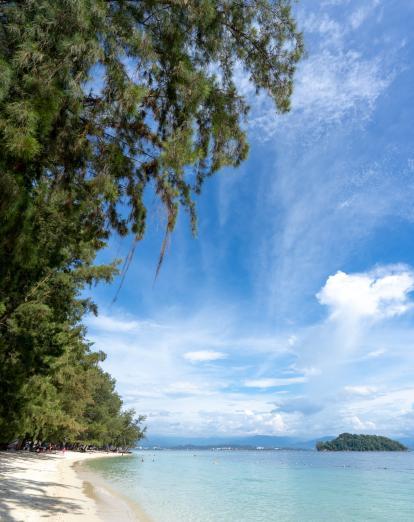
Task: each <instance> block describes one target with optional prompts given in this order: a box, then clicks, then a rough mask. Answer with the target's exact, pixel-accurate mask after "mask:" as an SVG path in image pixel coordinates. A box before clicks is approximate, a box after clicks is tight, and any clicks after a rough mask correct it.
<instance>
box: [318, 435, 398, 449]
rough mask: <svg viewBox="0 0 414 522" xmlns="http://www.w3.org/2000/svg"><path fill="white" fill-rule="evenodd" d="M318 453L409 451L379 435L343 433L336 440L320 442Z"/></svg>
mask: <svg viewBox="0 0 414 522" xmlns="http://www.w3.org/2000/svg"><path fill="white" fill-rule="evenodd" d="M316 449H317V450H318V451H407V450H408V448H406V447H405V446H404V445H403V444H401V443H400V442H398V441H396V440H392V439H388V438H387V437H381V436H379V435H355V434H351V433H341V435H339V436H338V437H337V438H336V439H333V440H330V441H325V442H318V443H317V444H316Z"/></svg>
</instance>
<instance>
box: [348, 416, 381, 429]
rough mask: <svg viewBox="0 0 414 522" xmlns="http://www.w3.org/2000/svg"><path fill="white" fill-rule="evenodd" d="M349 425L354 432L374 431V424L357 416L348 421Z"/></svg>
mask: <svg viewBox="0 0 414 522" xmlns="http://www.w3.org/2000/svg"><path fill="white" fill-rule="evenodd" d="M349 421H350V424H351V426H352V428H353V429H355V430H368V431H371V430H375V427H376V426H375V423H374V422H372V421H368V420H367V421H363V420H361V419H360V418H359V417H358V416H357V415H354V416H353V417H351V418H350V419H349Z"/></svg>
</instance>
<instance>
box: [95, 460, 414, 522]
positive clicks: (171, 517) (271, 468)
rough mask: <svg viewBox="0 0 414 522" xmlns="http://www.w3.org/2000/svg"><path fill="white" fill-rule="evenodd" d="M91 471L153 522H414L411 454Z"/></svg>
mask: <svg viewBox="0 0 414 522" xmlns="http://www.w3.org/2000/svg"><path fill="white" fill-rule="evenodd" d="M142 458H143V459H144V462H142ZM88 466H89V467H90V468H91V469H92V470H93V471H95V472H98V473H99V474H101V475H102V476H103V478H105V479H106V480H107V481H108V482H110V484H111V485H112V487H113V488H114V489H116V490H118V491H120V492H121V493H123V494H124V495H126V496H128V497H130V498H131V499H132V500H135V501H137V502H138V503H139V504H140V505H141V506H142V507H143V508H144V510H145V511H146V512H147V513H148V514H149V515H150V516H151V517H152V518H153V520H154V521H155V522H271V521H275V522H276V521H278V522H302V521H305V522H307V521H309V522H321V521H330V522H331V521H335V522H341V521H347V522H348V521H352V522H367V521H376V522H377V521H393V522H405V521H407V522H408V521H414V452H408V453H399V452H398V453H392V452H388V453H382V452H372V453H349V452H344V453H342V452H341V453H318V452H315V451H287V450H286V451H285V450H280V451H197V452H194V451H172V450H171V451H170V450H165V451H156V452H150V451H142V452H136V453H134V455H133V456H132V457H131V458H119V459H117V458H114V459H99V460H91V461H90V462H88Z"/></svg>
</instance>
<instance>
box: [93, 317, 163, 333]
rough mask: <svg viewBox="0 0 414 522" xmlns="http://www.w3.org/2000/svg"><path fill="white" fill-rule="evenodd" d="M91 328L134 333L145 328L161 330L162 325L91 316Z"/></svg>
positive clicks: (121, 318) (120, 318) (151, 322)
mask: <svg viewBox="0 0 414 522" xmlns="http://www.w3.org/2000/svg"><path fill="white" fill-rule="evenodd" d="M87 324H88V326H89V327H91V328H93V329H95V330H99V331H102V332H120V333H124V332H133V331H134V330H137V329H139V328H140V329H144V328H147V329H148V328H159V327H160V325H159V324H157V323H156V322H153V321H145V320H144V321H137V320H135V319H128V318H123V317H117V316H109V315H105V314H100V315H98V316H97V317H96V316H90V317H89V318H88V320H87Z"/></svg>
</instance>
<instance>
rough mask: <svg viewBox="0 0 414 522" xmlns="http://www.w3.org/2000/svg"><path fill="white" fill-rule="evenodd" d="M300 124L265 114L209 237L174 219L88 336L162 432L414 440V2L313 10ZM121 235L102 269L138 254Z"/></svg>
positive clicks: (212, 218) (304, 14)
mask: <svg viewBox="0 0 414 522" xmlns="http://www.w3.org/2000/svg"><path fill="white" fill-rule="evenodd" d="M295 9H296V11H297V17H298V20H299V24H300V27H301V28H302V29H303V31H304V34H305V41H306V45H307V51H308V55H307V58H306V60H304V61H303V62H302V64H301V66H300V68H299V72H298V76H297V83H296V89H295V93H294V96H293V108H292V111H291V113H289V114H288V115H284V116H276V115H275V112H274V110H273V106H272V102H271V101H270V100H269V99H268V98H267V97H266V96H265V95H260V96H259V97H256V96H255V95H254V92H253V90H252V88H251V86H250V85H249V83H248V81H247V80H246V78H245V77H244V76H243V73H242V72H240V73H238V78H237V81H238V83H239V86H240V89H241V90H242V91H243V92H244V93H245V94H246V96H247V97H248V98H249V99H250V103H251V107H252V110H251V114H250V120H249V129H248V132H249V136H250V142H251V152H250V156H249V159H248V160H247V161H246V162H245V163H244V164H243V165H242V166H241V167H240V168H239V169H237V170H233V169H227V170H224V171H223V172H221V173H220V174H218V175H217V176H216V177H215V178H212V179H211V180H209V181H208V182H207V183H206V185H205V187H204V193H203V195H202V197H201V198H200V199H199V201H198V215H199V233H198V237H197V238H196V239H194V238H193V237H192V236H191V233H190V227H189V223H188V218H187V216H186V215H185V214H183V215H182V216H180V219H179V222H178V225H177V229H176V232H175V233H174V235H173V237H172V241H171V244H170V247H169V249H168V255H167V257H166V259H165V262H164V265H163V268H162V271H161V274H160V276H159V278H158V280H157V281H156V282H155V283H154V273H155V268H156V263H157V259H158V253H159V249H160V244H161V241H162V234H163V224H164V213H163V210H162V208H161V207H160V206H159V205H158V203H157V201H156V200H155V198H153V197H152V196H151V195H150V194H149V195H148V201H149V208H150V217H149V222H148V232H147V235H146V237H145V239H144V241H142V242H141V243H140V244H139V245H138V247H137V250H136V253H135V257H134V260H133V263H132V265H131V267H130V269H129V272H128V274H127V278H126V280H125V283H124V286H123V288H122V290H121V292H120V294H119V296H118V299H117V300H116V302H115V303H113V304H111V302H112V299H113V297H114V295H115V294H116V289H117V286H118V284H119V281H115V282H114V284H112V285H109V286H103V285H102V286H99V287H97V288H95V289H94V290H93V292H92V296H93V298H94V299H95V301H96V302H97V303H98V305H99V308H100V315H99V317H98V318H93V317H90V318H88V321H87V323H88V337H89V338H90V339H91V340H93V341H94V342H95V346H96V348H99V349H102V350H104V351H105V352H106V353H107V354H108V358H107V360H106V361H105V363H104V367H105V368H106V369H107V370H108V371H110V373H111V374H112V375H113V376H114V377H115V378H116V379H117V382H118V389H119V391H120V393H121V394H122V396H123V397H124V399H125V402H126V404H127V405H128V406H133V407H135V408H136V410H137V411H138V412H139V413H143V414H145V415H147V416H148V419H147V424H148V428H149V431H150V433H153V434H168V435H188V436H191V435H224V434H227V435H237V434H243V435H245V434H272V435H297V436H304V437H311V436H317V435H322V434H336V433H339V432H342V431H353V432H367V433H370V432H372V433H384V434H389V435H399V436H401V435H409V434H412V432H413V429H414V409H413V404H414V379H413V369H414V366H413V365H414V350H413V346H412V345H413V339H414V309H413V297H412V292H413V290H414V268H413V267H414V205H413V201H414V140H413V137H414V134H413V131H412V122H413V121H414V103H413V101H414V100H413V88H412V86H413V80H414V71H413V66H412V64H413V57H414V45H413V40H412V27H413V23H414V3H412V2H407V1H405V0H401V1H391V0H387V1H386V0H382V1H381V0H366V1H361V0H359V1H352V0H342V1H341V0H331V1H328V0H327V1H320V2H314V1H311V0H306V1H305V0H302V2H300V3H299V4H298V5H297V7H296V8H295ZM131 242H132V239H131V238H127V239H125V240H120V239H119V238H114V239H113V240H112V242H111V245H110V247H109V248H108V249H107V251H105V252H103V253H101V254H100V256H99V261H103V260H108V259H113V258H114V257H122V256H125V255H126V253H127V252H128V249H129V248H130V246H131Z"/></svg>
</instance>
